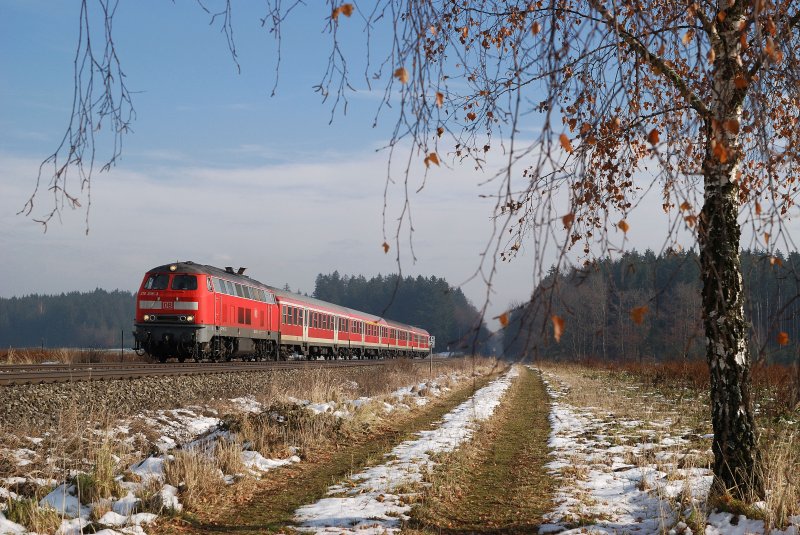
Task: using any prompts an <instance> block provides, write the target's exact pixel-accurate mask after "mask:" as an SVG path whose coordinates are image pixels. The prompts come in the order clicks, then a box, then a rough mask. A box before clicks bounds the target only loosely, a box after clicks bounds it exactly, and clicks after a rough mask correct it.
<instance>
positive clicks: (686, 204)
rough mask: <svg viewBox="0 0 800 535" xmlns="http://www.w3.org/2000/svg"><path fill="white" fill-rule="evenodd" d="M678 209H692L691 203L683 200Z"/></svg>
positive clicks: (683, 210)
mask: <svg viewBox="0 0 800 535" xmlns="http://www.w3.org/2000/svg"><path fill="white" fill-rule="evenodd" d="M680 209H681V211H682V212H687V211H689V210H691V209H692V205H691V204H689V201H683V202H682V203H681V205H680Z"/></svg>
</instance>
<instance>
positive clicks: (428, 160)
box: [425, 152, 439, 167]
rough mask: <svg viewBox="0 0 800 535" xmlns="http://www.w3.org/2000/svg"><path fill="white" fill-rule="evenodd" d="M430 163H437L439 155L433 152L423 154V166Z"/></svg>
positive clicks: (427, 165) (428, 165)
mask: <svg viewBox="0 0 800 535" xmlns="http://www.w3.org/2000/svg"><path fill="white" fill-rule="evenodd" d="M431 164H435V165H437V166H438V165H439V156H437V155H436V153H435V152H432V153H430V154H428V155H427V156H425V167H430V165H431Z"/></svg>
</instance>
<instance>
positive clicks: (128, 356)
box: [0, 348, 150, 365]
mask: <svg viewBox="0 0 800 535" xmlns="http://www.w3.org/2000/svg"><path fill="white" fill-rule="evenodd" d="M123 361H124V362H150V359H149V358H147V357H144V356H138V355H136V354H135V353H131V352H126V353H125V354H124V356H123V355H120V351H119V349H73V348H55V349H50V348H22V349H15V348H9V349H2V350H0V365H1V364H41V363H43V362H58V363H62V364H83V363H92V364H94V363H104V362H111V363H113V362H123Z"/></svg>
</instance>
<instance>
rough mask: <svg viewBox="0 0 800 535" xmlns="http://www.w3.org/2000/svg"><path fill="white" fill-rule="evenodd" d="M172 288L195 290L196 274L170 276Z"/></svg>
mask: <svg viewBox="0 0 800 535" xmlns="http://www.w3.org/2000/svg"><path fill="white" fill-rule="evenodd" d="M172 289H173V290H196V289H197V276H196V275H175V276H174V277H172Z"/></svg>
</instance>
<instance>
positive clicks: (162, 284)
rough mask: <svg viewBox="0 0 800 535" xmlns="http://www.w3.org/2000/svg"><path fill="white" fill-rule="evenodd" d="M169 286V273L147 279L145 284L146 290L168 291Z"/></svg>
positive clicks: (158, 274)
mask: <svg viewBox="0 0 800 535" xmlns="http://www.w3.org/2000/svg"><path fill="white" fill-rule="evenodd" d="M168 285H169V273H157V274H155V275H150V276H149V277H147V282H145V283H144V289H145V290H166V289H167V286H168Z"/></svg>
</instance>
